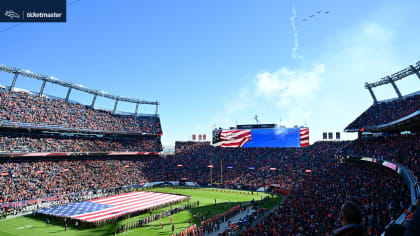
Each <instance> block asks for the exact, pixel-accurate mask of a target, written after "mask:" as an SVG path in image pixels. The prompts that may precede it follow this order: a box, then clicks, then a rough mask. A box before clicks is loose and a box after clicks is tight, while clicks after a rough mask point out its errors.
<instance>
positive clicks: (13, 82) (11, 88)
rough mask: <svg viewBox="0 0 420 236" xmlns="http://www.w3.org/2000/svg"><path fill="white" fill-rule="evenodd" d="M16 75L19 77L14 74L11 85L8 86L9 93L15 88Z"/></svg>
mask: <svg viewBox="0 0 420 236" xmlns="http://www.w3.org/2000/svg"><path fill="white" fill-rule="evenodd" d="M18 75H19V74H18V73H15V76H14V77H13V81H12V84H11V85H10V88H9V90H10V91H13V89H14V88H15V84H16V80H17V77H18Z"/></svg>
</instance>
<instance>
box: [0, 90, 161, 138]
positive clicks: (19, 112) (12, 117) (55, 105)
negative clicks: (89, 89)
mask: <svg viewBox="0 0 420 236" xmlns="http://www.w3.org/2000/svg"><path fill="white" fill-rule="evenodd" d="M0 97H1V99H0V121H10V122H23V123H31V124H34V125H51V126H60V127H64V128H71V129H89V130H94V131H111V132H112V131H122V132H134V133H139V132H144V133H152V134H160V133H162V129H161V124H160V119H159V118H158V117H153V116H134V115H118V114H112V113H111V112H109V111H104V110H98V109H93V108H92V107H90V106H86V105H81V104H77V103H71V102H66V101H65V100H62V99H50V98H48V97H43V96H35V95H32V94H30V93H27V92H9V91H0Z"/></svg>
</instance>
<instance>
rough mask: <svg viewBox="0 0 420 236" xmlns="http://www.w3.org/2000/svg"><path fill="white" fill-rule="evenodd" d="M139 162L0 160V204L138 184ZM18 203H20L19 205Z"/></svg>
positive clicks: (143, 180)
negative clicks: (3, 161) (0, 161)
mask: <svg viewBox="0 0 420 236" xmlns="http://www.w3.org/2000/svg"><path fill="white" fill-rule="evenodd" d="M143 165H144V164H143V163H142V162H140V161H128V160H125V161H123V160H83V161H82V160H69V161H30V162H29V161H27V162H6V163H0V172H1V173H2V176H1V177H0V206H1V205H2V204H5V203H9V202H18V201H23V200H31V199H39V198H46V197H50V196H60V198H68V197H69V196H68V195H69V194H71V193H78V192H84V191H89V190H99V189H106V188H113V187H121V186H126V185H132V184H135V183H136V184H137V183H138V184H140V183H144V182H146V181H147V179H146V178H145V176H144V174H143V173H142V172H140V171H138V169H140V168H141V167H143ZM19 206H20V204H19Z"/></svg>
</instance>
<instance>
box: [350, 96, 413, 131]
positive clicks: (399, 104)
mask: <svg viewBox="0 0 420 236" xmlns="http://www.w3.org/2000/svg"><path fill="white" fill-rule="evenodd" d="M418 110H420V94H416V95H413V96H407V97H404V98H403V99H394V100H391V101H383V102H379V103H377V104H373V105H372V106H371V107H369V109H367V110H366V111H365V112H363V113H362V114H361V115H360V116H359V117H357V118H356V120H354V121H353V122H352V123H350V124H349V125H348V126H347V128H346V129H349V130H353V129H362V128H368V127H375V126H377V125H382V124H386V123H389V122H392V121H395V120H398V119H400V118H402V117H404V116H407V115H409V114H412V113H413V112H416V111H418Z"/></svg>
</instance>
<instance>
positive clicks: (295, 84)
mask: <svg viewBox="0 0 420 236" xmlns="http://www.w3.org/2000/svg"><path fill="white" fill-rule="evenodd" d="M324 71H325V69H324V65H322V64H319V65H315V66H314V68H313V70H312V71H303V70H291V69H289V68H285V67H284V68H281V69H279V70H278V71H276V72H263V73H260V74H257V76H256V88H257V95H261V96H264V97H266V98H268V99H269V100H274V101H275V102H276V103H277V104H278V105H285V104H289V103H290V102H292V101H293V100H295V101H301V100H307V99H308V98H309V97H311V96H312V95H313V93H314V92H315V91H316V90H318V89H319V84H320V81H321V79H322V75H323V73H324Z"/></svg>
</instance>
